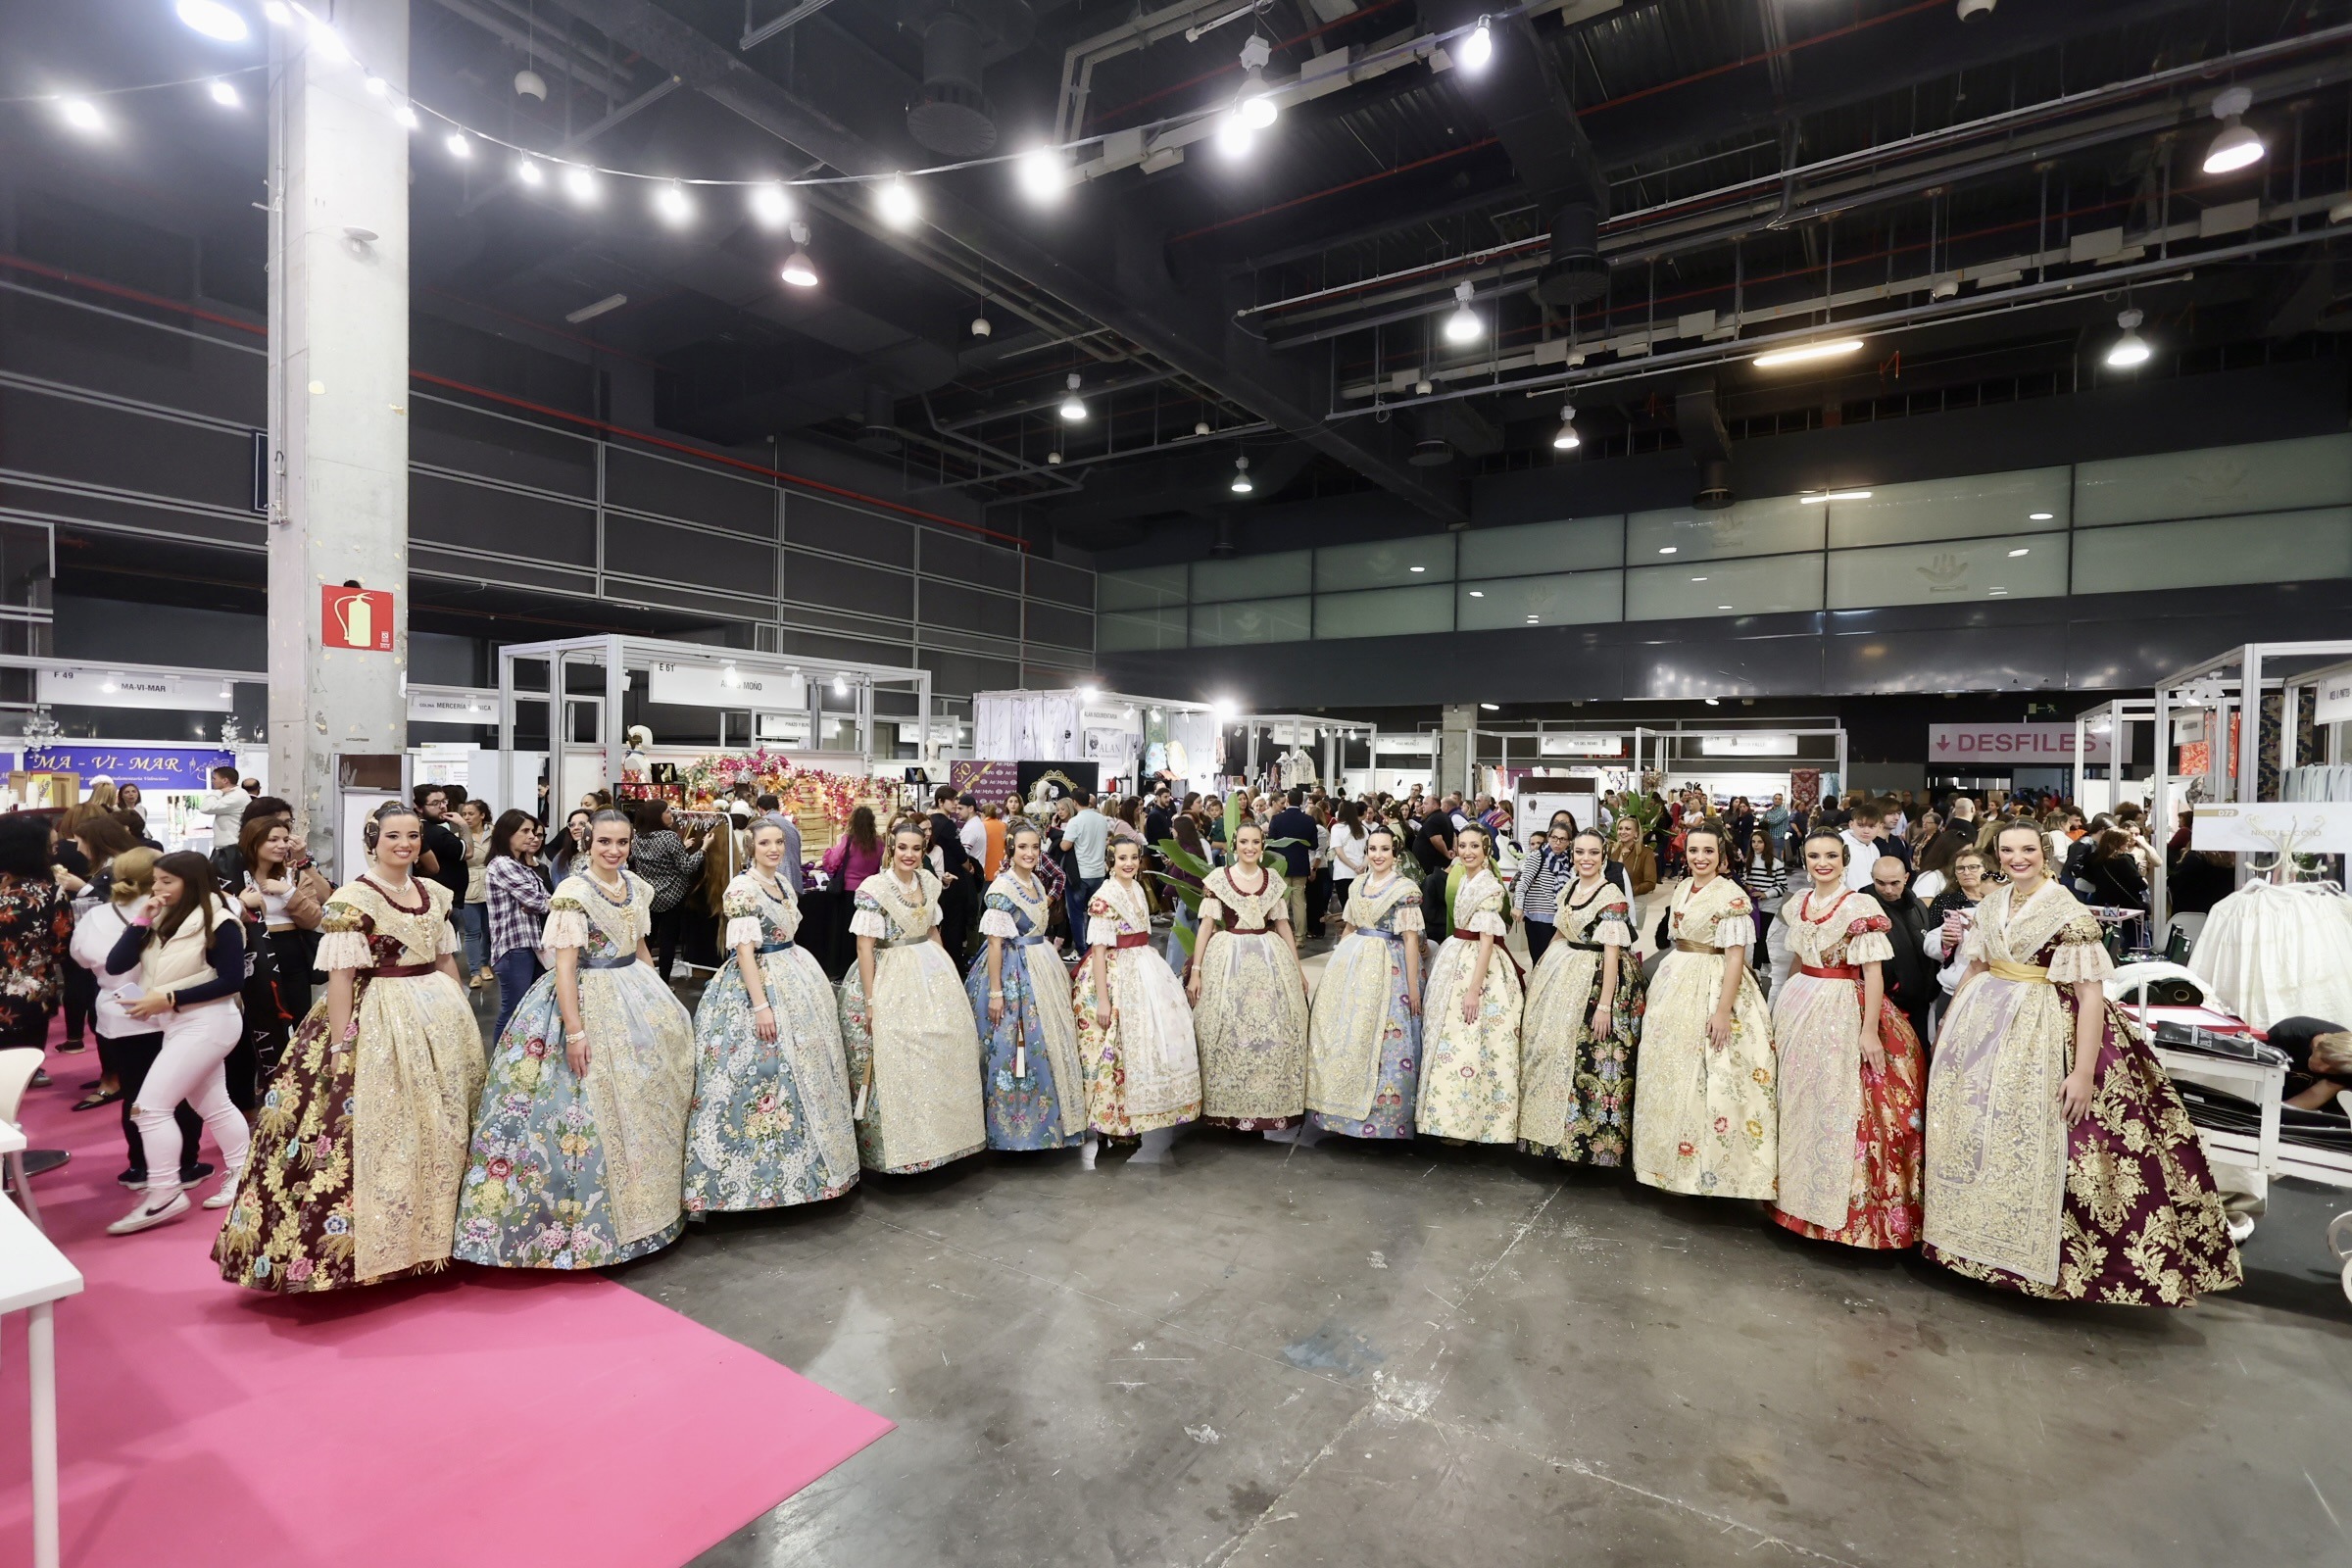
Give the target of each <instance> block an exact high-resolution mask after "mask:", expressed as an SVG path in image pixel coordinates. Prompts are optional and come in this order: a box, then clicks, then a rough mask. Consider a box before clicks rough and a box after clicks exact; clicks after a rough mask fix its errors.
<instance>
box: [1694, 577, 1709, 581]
mask: <svg viewBox="0 0 2352 1568" xmlns="http://www.w3.org/2000/svg"><path fill="white" fill-rule="evenodd" d="M1706 580H1707V579H1706V578H1704V577H1693V578H1691V581H1692V582H1705V581H1706Z"/></svg>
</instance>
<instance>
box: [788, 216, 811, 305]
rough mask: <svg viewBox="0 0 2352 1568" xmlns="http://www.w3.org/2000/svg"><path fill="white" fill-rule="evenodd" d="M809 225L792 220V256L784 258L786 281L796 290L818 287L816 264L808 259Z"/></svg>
mask: <svg viewBox="0 0 2352 1568" xmlns="http://www.w3.org/2000/svg"><path fill="white" fill-rule="evenodd" d="M808 243H809V225H808V224H807V223H804V222H802V221H800V220H799V219H797V218H796V219H794V220H793V221H792V254H791V255H790V256H787V257H785V258H784V281H785V282H787V283H790V284H791V285H792V286H793V287H794V288H814V287H816V264H815V263H814V262H812V261H810V260H809V252H808V250H807V249H806V248H805V247H807V245H808Z"/></svg>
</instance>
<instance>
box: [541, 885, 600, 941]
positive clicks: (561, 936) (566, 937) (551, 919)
mask: <svg viewBox="0 0 2352 1568" xmlns="http://www.w3.org/2000/svg"><path fill="white" fill-rule="evenodd" d="M539 945H540V946H541V947H543V948H551V949H552V948H584V947H586V946H587V945H588V910H587V908H586V907H584V906H583V905H582V904H581V903H580V901H579V899H578V898H577V897H575V896H574V895H572V894H569V893H564V892H560V891H559V892H558V893H557V894H556V896H555V897H554V898H552V899H550V900H548V901H547V923H546V924H545V925H544V926H541V927H540V928H539Z"/></svg>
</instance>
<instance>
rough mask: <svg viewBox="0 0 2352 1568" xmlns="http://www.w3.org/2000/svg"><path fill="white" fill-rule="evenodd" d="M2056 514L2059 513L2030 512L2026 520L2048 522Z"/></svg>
mask: <svg viewBox="0 0 2352 1568" xmlns="http://www.w3.org/2000/svg"><path fill="white" fill-rule="evenodd" d="M2056 515H2058V514H2056V513H2055V512H2029V513H2027V514H2026V520H2027V521H2028V522H2047V521H2049V520H2050V519H2051V518H2052V517H2055V516H2056Z"/></svg>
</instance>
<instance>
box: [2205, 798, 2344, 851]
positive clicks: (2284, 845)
mask: <svg viewBox="0 0 2352 1568" xmlns="http://www.w3.org/2000/svg"><path fill="white" fill-rule="evenodd" d="M2188 847H2189V848H2190V849H2192V850H2236V851H2239V852H2242V853H2245V854H2250V855H2277V854H2278V853H2280V852H2281V851H2285V852H2286V853H2289V854H2294V855H2342V854H2345V853H2346V852H2352V806H2348V805H2344V804H2342V803H2340V802H2332V801H2233V802H2221V803H2216V804H2214V805H2210V806H2200V807H2198V808H2196V814H2195V815H2194V816H2192V817H2191V818H2190V819H2189V829H2188Z"/></svg>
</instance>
